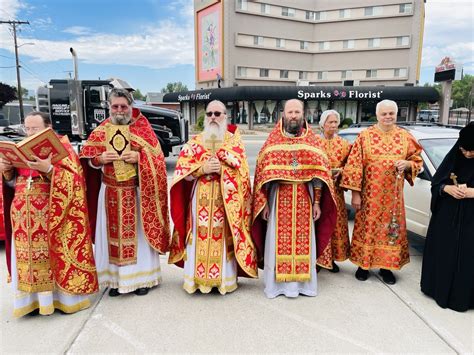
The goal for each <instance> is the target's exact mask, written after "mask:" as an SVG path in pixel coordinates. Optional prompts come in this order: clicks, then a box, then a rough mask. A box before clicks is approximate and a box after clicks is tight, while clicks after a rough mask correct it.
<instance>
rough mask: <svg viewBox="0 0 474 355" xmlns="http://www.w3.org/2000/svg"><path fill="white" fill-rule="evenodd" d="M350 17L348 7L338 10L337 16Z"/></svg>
mask: <svg viewBox="0 0 474 355" xmlns="http://www.w3.org/2000/svg"><path fill="white" fill-rule="evenodd" d="M350 17H351V10H350V9H342V10H339V18H350Z"/></svg>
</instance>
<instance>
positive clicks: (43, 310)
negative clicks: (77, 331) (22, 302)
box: [13, 299, 91, 318]
mask: <svg viewBox="0 0 474 355" xmlns="http://www.w3.org/2000/svg"><path fill="white" fill-rule="evenodd" d="M90 305H91V301H90V299H85V300H83V301H81V302H79V303H75V304H73V305H70V306H69V305H65V304H63V303H61V302H60V301H58V300H54V301H53V303H52V304H49V305H47V306H41V305H40V304H39V301H34V302H33V303H30V304H29V305H27V306H25V307H21V308H17V309H15V310H14V311H13V316H14V317H17V318H18V317H23V316H24V315H26V314H28V313H31V312H33V311H34V310H35V309H39V314H41V315H43V316H49V315H51V314H53V313H54V310H55V309H59V310H60V311H62V312H64V313H76V312H79V311H82V310H84V309H87V308H89V307H90Z"/></svg>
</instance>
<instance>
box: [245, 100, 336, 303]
mask: <svg viewBox="0 0 474 355" xmlns="http://www.w3.org/2000/svg"><path fill="white" fill-rule="evenodd" d="M303 112H304V109H303V103H302V102H301V101H299V100H296V99H293V100H288V101H287V102H286V104H285V108H284V113H283V118H282V119H281V120H280V121H279V122H278V123H277V124H276V126H275V129H274V130H273V131H272V132H271V133H270V135H269V137H268V139H267V141H266V142H265V144H264V145H263V147H262V149H261V151H260V153H259V155H258V160H257V168H256V171H255V181H254V198H253V209H252V212H253V217H252V218H253V219H252V220H253V225H252V237H253V239H254V242H255V244H256V247H257V251H258V257H259V261H260V263H259V264H260V265H259V266H260V267H263V268H264V283H265V295H266V296H267V297H268V298H274V297H277V296H278V295H282V294H283V295H285V296H286V297H297V296H298V295H299V294H304V295H306V296H316V294H317V275H316V265H318V266H319V267H323V268H327V269H331V267H332V261H333V257H332V249H331V235H332V233H333V230H334V227H335V225H336V205H335V195H334V185H333V180H332V177H331V168H330V165H329V160H328V158H327V155H326V153H325V152H324V149H323V146H322V144H321V138H320V137H318V136H317V135H316V134H315V133H314V132H313V131H312V130H311V128H310V127H309V126H308V124H307V122H306V121H305V120H304V118H303Z"/></svg>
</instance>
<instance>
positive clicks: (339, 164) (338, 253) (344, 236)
mask: <svg viewBox="0 0 474 355" xmlns="http://www.w3.org/2000/svg"><path fill="white" fill-rule="evenodd" d="M321 139H322V144H323V147H324V150H325V151H326V154H327V156H328V159H329V164H330V165H331V169H341V170H342V168H343V167H344V164H345V163H346V160H347V157H348V156H349V152H350V150H351V144H350V143H349V142H348V141H347V140H345V139H343V138H341V137H339V136H337V135H335V136H334V137H333V138H332V139H327V138H325V137H322V138H321ZM339 182H340V176H339V178H338V179H337V180H336V181H335V182H334V189H335V195H336V205H337V223H336V228H335V229H334V234H333V235H332V238H331V245H332V255H333V258H334V260H337V261H344V260H346V259H347V258H348V257H349V253H350V242H349V228H348V221H347V209H346V202H345V201H344V190H343V189H341V187H340V186H339Z"/></svg>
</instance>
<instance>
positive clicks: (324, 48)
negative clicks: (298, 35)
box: [318, 42, 331, 51]
mask: <svg viewBox="0 0 474 355" xmlns="http://www.w3.org/2000/svg"><path fill="white" fill-rule="evenodd" d="M318 46H319V50H320V51H327V50H329V49H330V48H331V45H330V43H329V42H319V43H318Z"/></svg>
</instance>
